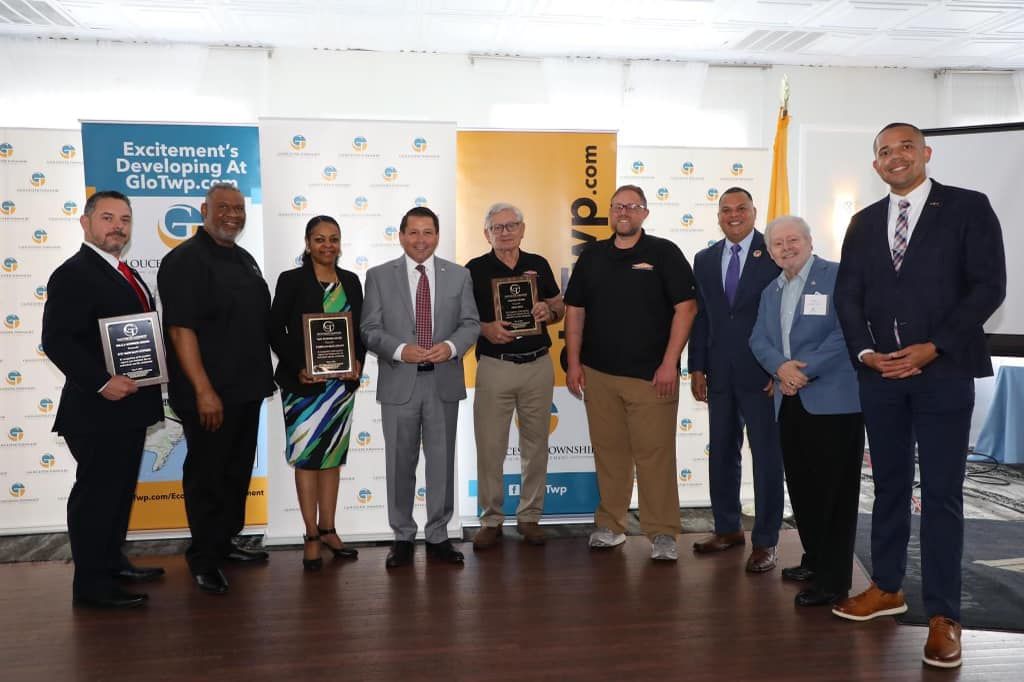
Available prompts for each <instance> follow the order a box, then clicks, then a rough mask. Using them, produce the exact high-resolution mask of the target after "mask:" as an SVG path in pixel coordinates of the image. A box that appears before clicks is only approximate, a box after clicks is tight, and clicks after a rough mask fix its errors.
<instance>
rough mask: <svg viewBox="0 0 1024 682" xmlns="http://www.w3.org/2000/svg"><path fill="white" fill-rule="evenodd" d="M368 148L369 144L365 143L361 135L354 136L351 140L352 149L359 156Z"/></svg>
mask: <svg viewBox="0 0 1024 682" xmlns="http://www.w3.org/2000/svg"><path fill="white" fill-rule="evenodd" d="M368 146H369V143H368V142H367V141H366V138H365V137H363V136H362V135H356V136H355V137H353V138H352V149H354V150H355V151H357V152H359V153H360V154H362V153H363V152H365V151H366V148H367V147H368Z"/></svg>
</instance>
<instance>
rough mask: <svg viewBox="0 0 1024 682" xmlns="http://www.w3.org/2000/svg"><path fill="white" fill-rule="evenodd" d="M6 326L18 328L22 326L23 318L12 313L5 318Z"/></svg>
mask: <svg viewBox="0 0 1024 682" xmlns="http://www.w3.org/2000/svg"><path fill="white" fill-rule="evenodd" d="M4 326H5V327H7V328H8V329H17V328H18V327H20V326H21V318H20V317H18V316H17V315H16V314H14V313H10V314H9V315H8V316H7V317H5V318H4Z"/></svg>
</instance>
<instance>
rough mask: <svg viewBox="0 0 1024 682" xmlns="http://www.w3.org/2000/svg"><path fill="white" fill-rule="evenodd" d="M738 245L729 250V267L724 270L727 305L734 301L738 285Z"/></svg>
mask: <svg viewBox="0 0 1024 682" xmlns="http://www.w3.org/2000/svg"><path fill="white" fill-rule="evenodd" d="M742 248H743V247H742V246H740V245H739V244H733V245H732V246H731V247H729V249H730V250H731V251H732V255H731V256H729V265H728V266H727V267H726V268H725V297H726V298H727V299H728V300H729V305H730V306H731V305H732V302H733V301H734V300H735V299H736V288H737V287H738V286H739V284H740V249H742Z"/></svg>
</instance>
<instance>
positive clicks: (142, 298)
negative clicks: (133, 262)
mask: <svg viewBox="0 0 1024 682" xmlns="http://www.w3.org/2000/svg"><path fill="white" fill-rule="evenodd" d="M117 271H118V272H120V273H121V274H122V275H124V278H125V279H126V280H128V283H129V284H131V285H132V289H134V290H135V295H136V296H138V297H139V303H141V304H142V312H144V313H148V312H149V300H148V299H147V298H146V293H145V292H144V291H143V290H142V287H141V286H139V282H138V281H137V280H136V279H135V275H134V274H133V273H132V270H131V268H129V267H128V264H127V263H125V262H124V261H123V260H119V261H117Z"/></svg>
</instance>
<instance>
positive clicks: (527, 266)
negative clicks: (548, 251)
mask: <svg viewBox="0 0 1024 682" xmlns="http://www.w3.org/2000/svg"><path fill="white" fill-rule="evenodd" d="M466 269H467V270H469V274H470V276H471V277H472V278H473V297H474V298H475V299H476V309H477V310H478V311H479V313H480V321H481V322H494V293H493V291H492V290H491V280H494V279H500V278H502V277H517V276H519V275H526V274H531V273H532V274H536V275H537V296H538V297H539V298H540V300H544V299H546V298H554V297H555V296H557V295H558V292H559V288H558V283H557V282H555V276H554V275H553V274H552V272H551V266H550V265H548V262H547V260H546V259H545V258H544V256H539V255H537V254H535V253H527V252H526V251H523V250H522V249H520V250H519V260H518V261H517V262H516V266H515V267H514V268H510V267H508V266H507V265H505V264H504V263H502V262H501V261H500V260H498V257H497V256H496V255H495V254H494V249H491V250H490V251H489V252H487V253H485V254H484V255H482V256H477V257H476V258H474V259H473V260H471V261H469V262H468V263H466ZM541 331H542V332H543V333H541V334H537V335H534V336H523V337H521V338H518V339H515V340H514V341H509V342H508V343H501V344H493V343H491V342H490V341H488V340H487V338H486V337H485V336H484V335H483V334H481V335H480V338H479V339H478V340H477V342H476V356H477V357H478V358H479V357H480V356H481V355H489V356H491V357H494V358H496V357H498V356H499V355H501V354H502V353H532V352H534V351H537V350H540V349H541V348H550V347H551V338H550V337H548V326H547V324H546V323H542V324H541Z"/></svg>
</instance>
